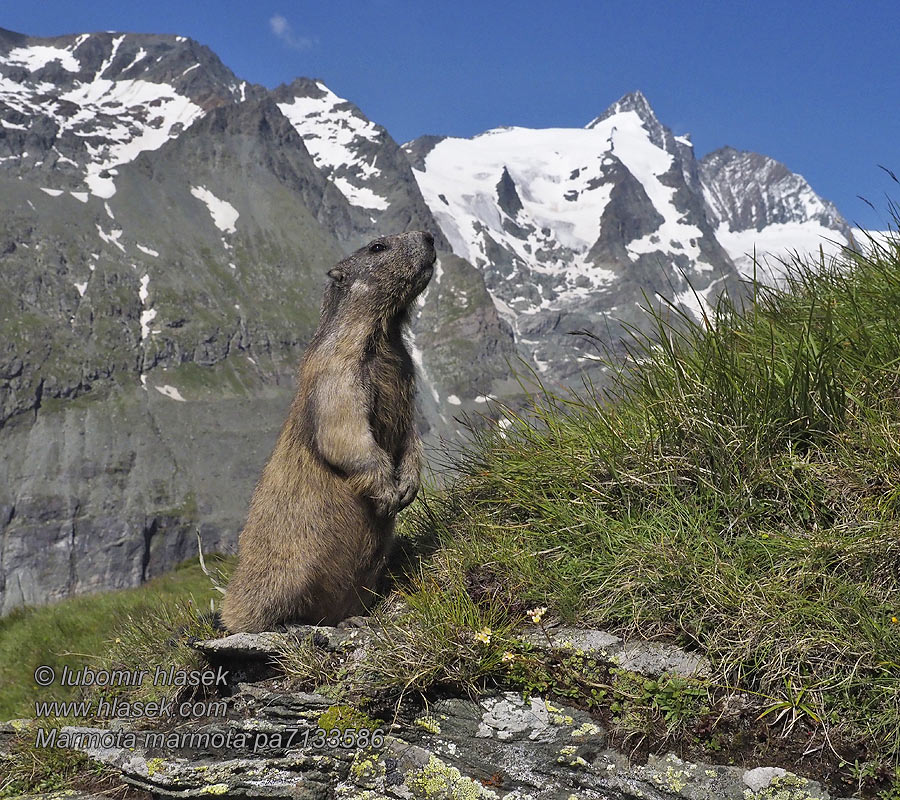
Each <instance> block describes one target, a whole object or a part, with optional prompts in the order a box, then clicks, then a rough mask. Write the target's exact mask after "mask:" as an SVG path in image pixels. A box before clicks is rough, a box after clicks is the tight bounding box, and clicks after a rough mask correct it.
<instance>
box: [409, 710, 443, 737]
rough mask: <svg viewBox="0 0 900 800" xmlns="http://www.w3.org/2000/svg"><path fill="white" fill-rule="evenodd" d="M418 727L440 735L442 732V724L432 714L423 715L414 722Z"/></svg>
mask: <svg viewBox="0 0 900 800" xmlns="http://www.w3.org/2000/svg"><path fill="white" fill-rule="evenodd" d="M414 722H415V723H416V725H418V726H419V727H420V728H424V729H425V730H426V731H428V732H429V733H440V732H441V723H440V722H438V720H437V719H436V718H435V717H433V716H431V714H423V715H422V716H421V717H419V718H418V719H416V720H414Z"/></svg>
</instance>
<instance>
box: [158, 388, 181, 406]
mask: <svg viewBox="0 0 900 800" xmlns="http://www.w3.org/2000/svg"><path fill="white" fill-rule="evenodd" d="M153 388H154V389H156V391H157V392H159V393H160V394H164V395H165V396H166V397H170V398H171V399H172V400H178V401H179V402H180V403H184V402H185V399H184V398H183V397H182V396H181V392H179V391H178V389H176V388H175V387H174V386H169V385H168V384H166V385H165V386H154V387H153Z"/></svg>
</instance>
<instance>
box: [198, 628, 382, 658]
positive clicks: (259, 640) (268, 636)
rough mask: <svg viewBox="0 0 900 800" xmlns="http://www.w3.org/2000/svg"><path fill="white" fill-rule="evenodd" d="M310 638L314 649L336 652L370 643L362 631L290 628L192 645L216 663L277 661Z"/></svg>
mask: <svg viewBox="0 0 900 800" xmlns="http://www.w3.org/2000/svg"><path fill="white" fill-rule="evenodd" d="M310 637H311V638H312V641H313V643H314V644H315V645H316V647H321V648H322V649H324V650H328V651H330V652H335V651H338V650H354V649H357V648H361V647H363V646H364V645H365V644H366V643H367V642H369V641H370V639H371V637H372V634H371V632H370V631H369V630H368V629H367V628H364V627H338V628H333V627H330V626H325V625H291V626H288V627H287V628H286V629H285V630H284V631H283V632H280V631H264V632H262V633H233V634H231V635H230V636H225V637H223V638H221V639H206V640H202V641H199V642H194V645H193V646H194V647H195V648H196V649H197V650H199V651H200V652H201V653H204V654H205V655H206V656H209V657H211V658H213V659H215V660H216V661H220V660H222V659H227V658H238V659H251V660H257V659H271V658H277V657H278V656H279V655H281V653H283V652H284V650H285V648H287V647H290V645H291V644H295V643H296V642H298V641H302V640H304V639H308V638H310Z"/></svg>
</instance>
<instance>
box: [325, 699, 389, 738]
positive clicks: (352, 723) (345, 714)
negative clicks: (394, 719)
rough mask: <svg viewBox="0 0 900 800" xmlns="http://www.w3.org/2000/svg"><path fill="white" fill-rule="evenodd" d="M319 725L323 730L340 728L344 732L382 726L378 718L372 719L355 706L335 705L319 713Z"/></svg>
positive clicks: (373, 728)
mask: <svg viewBox="0 0 900 800" xmlns="http://www.w3.org/2000/svg"><path fill="white" fill-rule="evenodd" d="M317 724H318V726H319V727H320V728H321V729H322V730H323V731H326V732H327V731H333V730H338V731H340V732H341V733H344V731H346V730H357V731H359V730H369V731H374V730H375V729H376V728H378V727H380V726H381V723H380V722H378V720H374V719H372V718H371V717H370V716H368V715H367V714H364V713H363V712H362V711H359V710H357V709H355V708H353V706H347V705H335V706H331V708H329V709H328V710H327V711H325V712H324V713H322V714H320V715H319V719H318V723H317Z"/></svg>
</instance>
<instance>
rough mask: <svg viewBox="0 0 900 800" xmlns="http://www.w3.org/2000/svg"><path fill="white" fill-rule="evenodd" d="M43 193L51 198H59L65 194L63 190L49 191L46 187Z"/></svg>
mask: <svg viewBox="0 0 900 800" xmlns="http://www.w3.org/2000/svg"><path fill="white" fill-rule="evenodd" d="M41 191H42V192H43V193H44V194H49V195H50V197H59V196H60V195H61V194H62V193H63V190H62V189H48V188H47V187H46V186H42V187H41Z"/></svg>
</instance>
